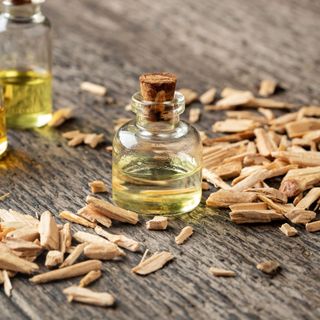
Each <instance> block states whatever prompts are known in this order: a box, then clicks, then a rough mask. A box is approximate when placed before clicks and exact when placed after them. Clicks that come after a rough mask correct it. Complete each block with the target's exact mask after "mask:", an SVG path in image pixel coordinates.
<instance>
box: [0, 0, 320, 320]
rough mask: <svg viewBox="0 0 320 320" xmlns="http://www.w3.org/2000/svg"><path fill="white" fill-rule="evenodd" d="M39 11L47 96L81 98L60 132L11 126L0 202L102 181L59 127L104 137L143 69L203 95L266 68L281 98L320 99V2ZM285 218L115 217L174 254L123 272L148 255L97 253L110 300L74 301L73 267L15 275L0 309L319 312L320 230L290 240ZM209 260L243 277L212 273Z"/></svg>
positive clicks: (90, 314) (23, 206) (82, 6)
mask: <svg viewBox="0 0 320 320" xmlns="http://www.w3.org/2000/svg"><path fill="white" fill-rule="evenodd" d="M45 11H46V13H47V15H48V16H49V18H50V19H51V21H52V23H53V25H54V93H55V96H54V102H55V107H56V108H60V107H69V106H72V107H76V108H77V110H78V117H77V119H75V120H73V121H70V122H68V123H66V124H64V125H63V126H62V127H61V128H60V129H59V130H54V129H49V128H43V129H39V130H35V131H15V132H14V131H10V132H9V138H10V151H9V153H8V155H7V157H6V158H5V159H4V160H1V161H0V194H2V193H5V192H10V193H11V196H10V197H9V198H8V199H7V200H5V201H4V202H2V203H0V207H3V208H12V209H17V210H21V211H23V212H26V213H29V214H32V215H35V214H36V213H38V214H39V213H41V212H43V211H44V210H50V211H51V212H52V213H54V214H55V215H56V217H57V215H58V212H59V211H61V210H70V211H76V210H77V209H79V208H80V207H82V206H83V205H84V204H85V197H86V195H87V194H88V193H89V188H88V185H87V183H88V182H89V181H92V180H96V179H99V180H100V179H101V180H104V181H106V183H107V184H108V186H109V187H110V181H111V180H110V178H111V155H110V154H109V153H108V152H106V151H104V148H103V147H100V148H98V149H97V150H92V149H90V148H88V147H86V146H80V147H77V148H75V149H72V148H68V147H67V145H66V141H65V140H64V139H63V138H62V137H61V132H63V131H67V130H71V129H81V130H82V131H85V132H90V131H92V130H94V131H98V132H102V133H104V134H105V135H106V137H107V141H106V144H105V145H110V144H111V140H112V130H113V124H112V120H113V119H116V118H118V117H120V116H126V117H127V116H130V114H129V113H128V112H126V111H124V106H125V105H126V104H127V103H128V101H129V99H130V97H131V95H132V93H134V92H135V91H137V90H138V76H139V75H140V74H141V73H142V72H148V71H171V72H175V73H176V74H177V75H178V78H179V80H178V81H179V87H185V86H186V87H191V88H192V89H195V90H197V91H198V92H199V93H202V92H204V91H205V90H206V89H208V88H210V87H212V86H216V87H218V88H223V87H224V86H227V85H228V86H233V87H236V88H239V89H245V88H249V89H253V90H256V85H257V84H258V82H259V80H261V79H263V78H268V77H274V78H276V79H278V80H279V81H280V82H281V84H282V85H284V86H285V87H286V88H287V89H288V90H287V91H286V92H285V93H283V94H282V95H280V96H279V98H280V99H286V100H288V101H289V102H295V103H319V95H320V77H319V72H320V59H319V49H320V47H319V43H320V33H319V14H320V3H319V2H318V1H314V0H300V1H298V0H291V1H277V0H269V1H262V0H257V1H251V0H241V1H239V0H226V1H219V0H200V1H191V0H185V1H182V0H176V1H170V0H163V1H161V2H160V1H159V2H154V1H147V0H135V1H132V0H129V1H121V0H115V1H97V0H82V1H79V0H68V1H63V0H55V1H47V3H46V4H45ZM82 81H92V82H95V83H99V84H102V85H105V86H106V87H107V88H108V89H109V92H110V95H111V96H113V97H114V98H116V100H117V102H116V103H115V104H112V105H107V104H106V103H105V101H104V99H103V98H102V99H101V98H96V97H93V96H91V95H90V94H87V93H82V92H80V90H79V86H80V83H81V82H82ZM196 105H197V104H195V106H196ZM185 118H186V117H185ZM219 118H221V113H218V112H212V113H208V114H207V115H206V116H205V117H202V120H201V121H200V122H199V123H197V127H198V128H200V129H206V130H209V129H210V127H211V125H212V123H213V121H214V120H217V119H219ZM207 194H208V192H207V193H206V194H205V196H206V195H207ZM109 197H110V194H108V196H107V198H109ZM58 220H59V219H58ZM186 223H188V224H191V225H192V226H193V227H194V235H193V236H192V238H191V239H190V240H189V241H188V242H187V243H186V244H184V245H183V246H181V247H179V246H177V245H175V243H174V236H175V235H177V234H178V233H179V231H180V229H181V228H182V227H183V226H185V225H186ZM279 226H280V224H272V225H265V226H237V225H234V224H232V223H231V222H230V221H229V220H228V218H227V214H226V212H225V211H222V210H211V209H208V208H204V206H203V205H201V206H200V207H199V208H198V209H196V210H195V211H194V212H192V213H191V214H190V215H186V216H184V217H182V218H181V219H178V220H176V221H172V222H170V228H169V229H168V230H167V231H163V232H151V231H147V230H146V229H145V226H144V224H141V225H140V226H136V227H135V226H124V225H122V224H116V225H115V226H114V227H113V228H112V231H113V232H115V233H116V232H124V233H126V234H128V235H129V236H130V237H132V238H135V239H137V240H139V241H141V242H142V243H143V244H144V246H145V247H147V248H149V249H150V250H151V251H152V252H154V251H160V250H169V249H170V251H172V252H173V254H174V255H175V257H176V259H175V260H174V261H173V262H171V263H169V264H168V266H166V267H165V268H164V269H162V270H161V271H158V272H157V273H155V274H151V275H149V276H148V277H139V276H136V275H133V274H132V273H131V271H130V270H131V268H132V267H133V266H135V265H136V264H137V263H138V262H139V260H140V258H141V255H142V253H141V254H135V253H128V254H127V257H126V258H125V262H120V261H117V262H106V263H104V265H103V277H102V278H101V279H100V280H98V281H97V282H96V283H94V284H93V285H92V288H93V289H94V290H98V291H108V292H110V293H112V294H113V295H114V296H115V297H116V298H117V306H116V307H115V308H112V309H108V310H104V309H101V308H94V307H91V306H85V305H81V304H73V305H70V304H68V302H67V301H66V298H65V296H64V295H63V294H62V289H63V288H66V287H68V286H70V285H72V284H75V283H77V281H78V279H74V280H68V281H63V282H58V283H55V284H46V285H31V284H30V283H29V281H28V280H27V279H26V278H23V277H17V278H15V279H14V280H13V288H14V290H13V291H12V298H11V300H9V299H8V298H6V297H5V295H4V294H3V293H1V294H0V301H1V307H2V308H1V312H2V314H1V318H3V319H9V318H10V319H28V318H30V319H44V318H45V319H57V318H58V317H60V318H63V319H79V318H80V317H81V318H88V319H89V318H94V319H128V317H130V319H150V318H156V319H168V318H170V319H230V320H231V319H319V317H320V295H319V292H320V284H319V278H320V268H319V267H320V262H319V250H320V245H319V235H317V234H307V233H306V232H304V231H303V230H302V228H300V227H298V229H299V231H300V236H299V237H296V238H290V239H289V238H287V237H285V236H283V235H282V234H281V232H280V231H279V230H278V227H279ZM72 228H73V230H74V231H75V230H85V228H82V227H75V226H73V227H72ZM266 259H274V260H277V261H279V262H280V263H281V264H282V265H283V268H282V271H281V272H280V274H278V275H276V276H274V277H269V276H266V275H264V274H261V272H259V271H258V270H256V268H255V265H256V263H258V262H260V261H261V260H266ZM210 266H216V267H222V268H223V267H225V268H226V269H231V270H234V271H236V272H237V276H236V277H235V278H232V279H225V278H214V277H213V276H212V275H210V273H209V272H208V268H209V267H210Z"/></svg>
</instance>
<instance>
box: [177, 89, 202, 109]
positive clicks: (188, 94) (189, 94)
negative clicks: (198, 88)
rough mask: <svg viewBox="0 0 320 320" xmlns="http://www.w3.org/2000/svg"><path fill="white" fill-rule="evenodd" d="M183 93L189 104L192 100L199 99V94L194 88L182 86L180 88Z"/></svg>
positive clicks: (186, 102)
mask: <svg viewBox="0 0 320 320" xmlns="http://www.w3.org/2000/svg"><path fill="white" fill-rule="evenodd" d="M178 91H179V92H180V93H181V94H183V95H184V99H185V104H186V106H188V105H189V104H191V103H192V102H194V101H196V100H197V99H198V94H197V92H195V91H194V90H192V89H187V88H182V89H180V90H178Z"/></svg>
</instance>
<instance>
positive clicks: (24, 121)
mask: <svg viewBox="0 0 320 320" xmlns="http://www.w3.org/2000/svg"><path fill="white" fill-rule="evenodd" d="M51 118H52V114H51V113H45V114H39V113H36V114H28V115H22V116H14V117H7V126H8V128H13V129H31V128H39V127H43V126H45V125H46V124H47V123H48V122H49V121H50V120H51Z"/></svg>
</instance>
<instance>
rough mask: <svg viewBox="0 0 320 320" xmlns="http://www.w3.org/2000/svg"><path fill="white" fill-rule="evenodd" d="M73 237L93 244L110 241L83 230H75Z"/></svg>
mask: <svg viewBox="0 0 320 320" xmlns="http://www.w3.org/2000/svg"><path fill="white" fill-rule="evenodd" d="M73 238H74V239H75V240H77V241H78V242H88V243H94V244H102V245H104V244H109V243H110V241H108V240H106V239H104V238H102V237H100V236H98V235H95V234H92V233H88V232H83V231H77V232H76V233H75V234H74V235H73Z"/></svg>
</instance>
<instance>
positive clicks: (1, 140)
mask: <svg viewBox="0 0 320 320" xmlns="http://www.w3.org/2000/svg"><path fill="white" fill-rule="evenodd" d="M7 147H8V141H7V132H6V114H5V109H4V105H3V98H2V91H1V90H0V159H1V158H2V157H3V155H4V154H5V152H6V150H7Z"/></svg>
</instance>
